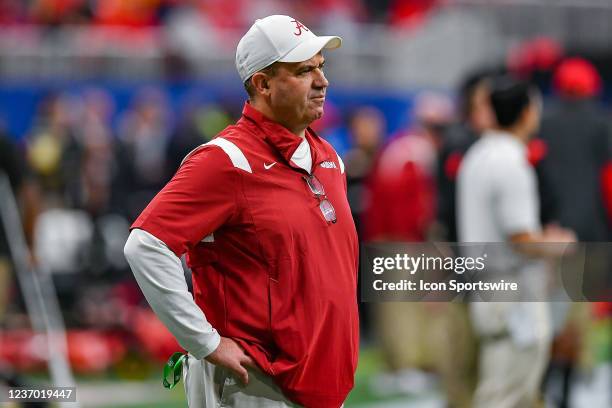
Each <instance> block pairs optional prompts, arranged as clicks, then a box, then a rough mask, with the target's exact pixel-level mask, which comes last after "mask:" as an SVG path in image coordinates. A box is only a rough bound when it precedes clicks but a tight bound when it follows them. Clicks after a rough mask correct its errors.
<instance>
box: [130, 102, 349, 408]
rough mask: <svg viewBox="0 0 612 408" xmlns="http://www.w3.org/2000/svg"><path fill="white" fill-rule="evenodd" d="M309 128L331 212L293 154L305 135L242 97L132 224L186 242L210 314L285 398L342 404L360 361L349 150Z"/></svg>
mask: <svg viewBox="0 0 612 408" xmlns="http://www.w3.org/2000/svg"><path fill="white" fill-rule="evenodd" d="M306 140H307V141H308V143H309V145H310V148H311V155H312V174H314V175H315V176H316V177H317V178H318V179H319V180H320V182H321V183H322V184H323V186H324V188H325V193H326V195H327V198H328V199H329V201H330V202H331V203H332V205H333V206H334V208H335V212H336V217H337V222H336V223H331V222H328V221H326V220H325V218H324V216H323V214H322V213H321V210H320V209H319V204H320V201H319V200H320V199H319V198H318V197H316V196H315V195H314V194H313V193H312V192H311V190H310V188H309V187H308V185H307V184H306V181H305V180H304V178H303V177H304V176H306V175H308V173H307V172H306V171H305V170H303V169H301V168H300V167H298V166H297V165H295V164H294V163H293V162H292V161H291V157H292V156H293V154H294V152H295V151H296V149H297V148H298V147H299V145H300V143H301V142H302V139H301V138H299V137H297V136H295V135H294V134H292V133H290V132H289V131H288V130H287V129H285V128H284V127H282V126H280V125H279V124H277V123H275V122H272V121H270V120H268V119H266V118H265V117H264V116H263V115H262V114H261V113H260V112H258V111H257V110H255V109H254V108H252V107H251V106H250V105H249V104H246V105H245V108H244V110H243V116H242V118H241V119H240V120H239V121H238V122H237V124H236V125H234V126H229V127H228V128H226V129H225V130H224V131H223V132H221V133H220V134H219V136H218V137H217V138H216V139H214V140H213V141H212V142H211V143H209V144H206V145H203V147H200V148H199V149H197V150H196V151H195V152H192V153H191V154H190V155H189V156H188V158H187V159H186V160H185V161H184V163H183V164H182V166H181V167H180V169H179V170H178V172H177V173H176V175H175V176H174V177H173V178H172V180H171V181H170V182H169V183H168V184H167V185H166V186H165V187H164V189H163V190H162V191H161V192H160V193H159V194H158V195H157V196H156V197H155V198H154V199H153V201H152V202H151V203H150V204H149V205H148V206H147V208H146V209H145V210H144V211H143V213H142V214H141V215H140V217H139V218H138V219H137V220H136V222H135V223H134V224H133V225H132V228H141V229H143V230H146V231H148V232H150V233H151V234H153V235H155V236H156V237H157V238H159V239H161V240H162V241H164V243H165V244H166V245H167V246H168V247H169V248H170V249H171V250H172V251H173V252H174V253H175V254H176V255H177V256H180V255H182V254H183V253H185V252H186V253H187V262H188V265H189V266H190V268H191V270H192V272H193V286H194V296H195V301H196V303H197V304H198V306H200V307H201V308H202V310H203V311H204V314H205V315H206V317H207V319H208V320H209V321H210V323H211V324H212V325H213V327H215V328H216V329H217V330H218V331H219V333H220V334H221V335H222V336H225V337H231V338H233V339H235V340H236V341H238V342H239V343H240V344H241V345H242V346H243V347H244V348H245V350H246V351H247V353H248V354H249V355H250V356H251V357H252V358H253V359H254V360H255V361H256V362H257V364H258V365H259V366H260V367H261V369H262V370H263V371H265V372H266V373H267V374H269V375H270V376H272V377H273V378H274V379H275V381H276V382H277V384H278V385H279V386H280V387H281V389H282V390H283V392H284V393H285V395H286V396H287V397H288V398H289V399H291V400H292V401H295V402H296V403H299V404H301V405H304V406H306V407H321V408H327V407H329V408H332V407H333V408H337V407H339V406H340V405H341V404H342V403H343V402H344V400H345V399H346V396H347V395H348V393H349V391H350V390H351V388H352V387H353V379H354V373H355V369H356V366H357V353H358V347H359V323H358V313H357V298H356V289H357V263H358V242H357V235H356V232H355V226H354V224H353V220H352V218H351V212H350V209H349V205H348V202H347V199H346V178H345V175H344V165H343V164H342V161H341V160H340V158H339V157H338V155H337V154H336V152H335V151H334V149H333V148H332V147H331V146H330V145H329V144H328V143H327V142H325V141H324V140H322V139H320V138H319V137H318V136H317V135H316V134H314V132H312V131H311V130H310V129H309V130H308V131H307V132H306Z"/></svg>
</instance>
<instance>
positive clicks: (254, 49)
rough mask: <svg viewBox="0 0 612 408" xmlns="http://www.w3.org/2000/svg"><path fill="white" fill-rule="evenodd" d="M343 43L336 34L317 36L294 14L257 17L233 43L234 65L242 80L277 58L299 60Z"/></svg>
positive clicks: (291, 60) (286, 60) (290, 60)
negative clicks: (234, 44)
mask: <svg viewBox="0 0 612 408" xmlns="http://www.w3.org/2000/svg"><path fill="white" fill-rule="evenodd" d="M340 45H342V38H340V37H337V36H321V37H318V36H316V35H315V34H314V33H313V32H312V31H310V29H309V28H307V27H306V26H305V25H304V24H302V23H300V22H299V21H298V20H296V19H295V18H293V17H289V16H281V15H274V16H268V17H265V18H262V19H259V20H256V21H255V23H253V25H252V26H251V28H249V31H247V33H246V34H245V35H244V36H243V37H242V38H241V39H240V42H239V43H238V47H236V68H237V69H238V74H240V79H242V82H244V81H246V80H247V79H249V78H250V77H251V75H253V74H254V73H256V72H257V71H261V70H262V69H264V68H266V67H268V66H270V65H272V64H273V63H275V62H277V61H280V62H302V61H306V60H308V59H310V58H312V57H314V56H315V55H316V54H317V53H318V52H319V51H321V50H322V49H323V48H328V49H334V48H338V47H340Z"/></svg>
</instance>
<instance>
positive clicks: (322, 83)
mask: <svg viewBox="0 0 612 408" xmlns="http://www.w3.org/2000/svg"><path fill="white" fill-rule="evenodd" d="M314 71H315V79H314V82H313V86H314V87H315V88H327V87H328V86H329V81H328V80H327V78H325V74H324V73H323V70H322V69H320V68H317V69H315V70H314Z"/></svg>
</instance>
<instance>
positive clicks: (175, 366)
mask: <svg viewBox="0 0 612 408" xmlns="http://www.w3.org/2000/svg"><path fill="white" fill-rule="evenodd" d="M186 360H187V354H184V353H179V352H176V353H174V354H172V355H171V356H170V358H169V359H168V362H167V363H166V365H165V366H164V378H163V380H164V381H163V384H164V387H165V388H167V389H169V390H171V389H173V388H174V386H175V385H176V384H178V383H179V381H181V377H182V376H183V364H184V363H185V361H186ZM170 375H172V382H169V381H168V376H170Z"/></svg>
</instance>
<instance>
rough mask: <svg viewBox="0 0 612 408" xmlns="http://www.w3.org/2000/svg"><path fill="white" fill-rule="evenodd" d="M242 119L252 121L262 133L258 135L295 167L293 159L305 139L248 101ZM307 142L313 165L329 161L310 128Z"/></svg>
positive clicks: (307, 133)
mask: <svg viewBox="0 0 612 408" xmlns="http://www.w3.org/2000/svg"><path fill="white" fill-rule="evenodd" d="M242 117H243V118H246V119H247V120H249V121H251V122H252V123H253V124H254V125H255V126H256V127H257V128H259V130H260V131H261V132H258V134H259V135H260V136H261V137H262V138H263V139H265V141H266V142H268V144H270V145H271V146H272V147H273V148H274V149H276V150H277V151H278V152H279V153H280V155H281V156H282V157H283V158H284V159H285V160H286V161H287V163H289V164H290V165H291V166H292V167H299V166H295V165H294V163H293V162H292V160H291V158H292V157H293V155H294V153H295V151H296V150H297V149H298V147H300V144H301V143H302V141H303V140H304V139H302V138H301V137H299V136H297V135H295V134H293V133H291V132H290V131H289V130H288V129H287V128H285V127H284V126H282V125H280V124H279V123H277V122H274V121H273V120H271V119H269V118H267V117H266V116H265V115H264V114H263V113H261V112H260V111H258V110H257V109H255V108H254V107H253V106H251V104H250V103H249V102H248V101H247V102H246V103H245V104H244V108H243V109H242ZM305 137H306V141H307V142H308V144H309V145H310V151H311V154H312V163H313V168H314V165H317V164H319V163H321V162H323V161H325V160H328V157H327V154H326V153H325V151H323V150H321V148H320V146H321V142H320V140H319V136H318V135H317V134H316V133H315V132H314V130H312V129H311V128H310V127H308V128H307V129H306V133H305Z"/></svg>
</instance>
